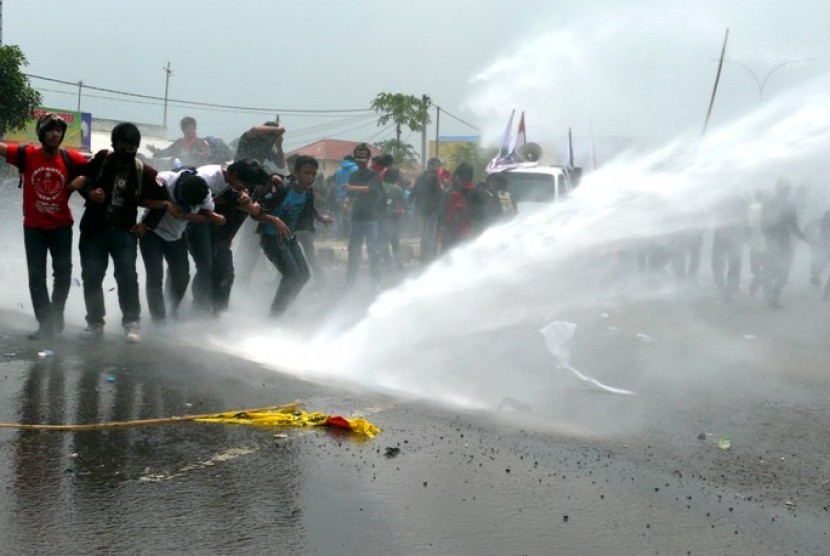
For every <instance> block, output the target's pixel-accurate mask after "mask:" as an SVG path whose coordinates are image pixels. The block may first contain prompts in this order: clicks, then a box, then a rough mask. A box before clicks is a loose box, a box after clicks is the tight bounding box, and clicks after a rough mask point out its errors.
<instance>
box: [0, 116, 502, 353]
mask: <svg viewBox="0 0 830 556" xmlns="http://www.w3.org/2000/svg"><path fill="white" fill-rule="evenodd" d="M66 129H67V124H66V122H65V121H64V120H63V119H62V118H61V117H60V116H58V115H56V114H53V113H46V114H43V115H42V116H41V117H40V118H39V119H38V121H37V126H36V130H37V136H38V139H39V142H40V145H12V144H5V143H0V155H2V156H4V157H5V160H6V162H8V163H9V164H11V165H13V166H15V167H17V168H18V171H19V172H20V175H21V187H22V190H23V191H22V193H23V231H24V247H25V251H26V262H27V268H28V279H29V291H30V295H31V299H32V306H33V308H34V313H35V317H36V319H37V322H38V329H37V331H36V332H34V333H33V334H31V335H30V339H32V340H45V339H50V338H52V337H53V336H54V335H56V334H60V333H62V332H63V330H64V307H65V304H66V300H67V298H68V295H69V290H70V284H71V281H72V245H73V233H74V216H73V214H72V211H71V209H70V206H69V199H70V196H71V194H72V193H73V192H75V191H77V192H78V193H79V194H80V195H81V196H82V197H83V199H84V201H85V203H84V210H83V215H82V216H81V221H80V225H79V232H80V238H79V241H78V248H79V252H80V263H81V279H82V284H83V295H84V303H85V307H86V327H85V328H84V330H83V333H82V337H84V338H87V339H91V340H95V339H99V338H101V337H102V336H103V333H104V326H105V322H106V321H105V316H106V307H105V300H104V291H103V281H104V278H105V275H106V272H107V269H108V267H109V264H110V262H112V266H113V269H114V276H115V280H116V284H117V293H118V304H119V308H120V311H121V326H122V328H123V330H124V334H125V338H126V340H127V341H128V342H138V341H140V339H141V334H140V327H139V322H140V316H141V301H140V294H139V283H138V272H137V266H136V264H137V259H138V253H139V252H140V253H141V259H142V261H143V263H144V270H145V275H146V282H145V288H144V289H145V295H146V303H147V308H148V310H149V313H150V316H151V318H152V320H153V322H154V323H156V324H158V325H163V324H165V323H166V322H167V321H168V317H169V318H170V319H175V318H177V315H178V311H179V308H180V305H181V303H182V301H183V299H184V298H185V296H186V293H187V291H188V289H190V291H191V295H192V298H193V307H194V309H195V310H196V311H200V312H204V313H205V314H213V315H218V314H220V313H222V312H223V311H225V310H227V309H228V306H229V300H230V295H231V290H232V287H233V284H234V281H235V277H236V274H237V269H235V267H234V252H236V253H237V256H239V255H241V254H243V253H244V256H242V257H241V258H242V259H243V260H245V261H247V263H246V266H247V267H248V268H244V269H242V271H243V272H244V273H247V274H250V271H251V268H250V265H251V262H250V261H255V260H256V256H257V255H259V254H263V255H264V256H265V257H266V258H267V260H268V261H269V262H270V263H271V264H273V266H274V267H275V269H276V270H277V271H278V273H279V274H280V281H279V285H278V287H277V291H276V293H275V295H274V298H273V301H272V303H271V305H270V314H271V315H272V316H274V317H279V316H280V315H282V314H284V312H285V311H286V310H287V309H288V308H289V306H290V305H291V303H292V302H293V301H294V300H295V299H296V298H297V296H298V295H299V293H300V291H301V290H302V289H303V287H304V286H305V284H306V283H307V282H308V281H309V280H310V279H311V277H312V275H314V274H321V273H322V271H321V269H320V265H319V262H318V260H317V257H316V249H315V245H314V233H315V223H320V224H323V225H324V226H332V227H333V228H334V233H335V234H336V235H337V236H339V237H340V238H342V239H343V240H347V241H348V265H347V269H346V277H345V283H344V288H346V289H348V288H351V287H353V286H354V284H355V282H356V280H357V274H358V270H359V267H360V264H361V260H362V251H363V245H364V244H365V245H366V252H367V255H368V256H367V259H368V266H369V278H370V285H371V287H372V288H374V289H375V290H379V289H380V288H381V285H382V273H384V272H391V273H397V272H401V271H403V270H404V264H405V262H406V261H405V260H404V253H403V250H402V248H401V238H402V234H403V230H404V227H405V226H407V224H406V223H407V222H412V223H414V224H415V226H413V227H417V230H416V233H417V235H419V236H420V243H421V245H420V258H421V261H420V262H421V263H422V264H429V263H430V262H431V261H432V260H433V259H434V258H435V257H437V256H439V255H440V254H441V253H442V252H446V251H448V250H449V249H451V248H452V247H453V246H455V245H457V244H458V243H460V242H462V241H465V240H468V239H470V238H472V237H474V236H475V235H476V234H478V233H480V232H481V231H482V230H483V229H484V228H486V227H487V226H488V225H491V224H493V223H494V222H498V221H500V220H504V219H509V218H511V217H513V216H514V215H515V214H516V207H515V204H514V203H513V200H512V198H511V197H510V194H509V193H508V191H507V184H506V181H505V179H504V176H503V175H500V174H493V175H491V176H489V177H488V179H487V180H486V181H485V182H483V183H478V184H477V183H475V181H474V179H473V175H474V171H473V167H472V166H471V165H470V164H468V163H461V164H459V165H458V166H457V167H456V168H455V169H454V171H453V172H452V173H451V174H450V173H449V172H448V171H446V170H444V169H443V167H442V163H441V161H440V160H439V159H437V158H433V159H431V160H429V162H428V164H427V168H426V169H425V170H424V171H423V172H422V173H421V174H420V175H418V176H417V178H416V179H414V181H413V180H410V179H408V178H406V177H405V173H404V171H402V169H400V168H398V167H396V166H395V161H394V159H393V158H392V156H391V155H389V154H384V153H380V154H375V155H374V156H373V153H372V149H371V148H370V146H369V145H367V144H365V143H361V144H358V145H357V146H356V147H355V148H354V152H353V153H352V154H351V155H349V156H346V157H345V158H344V160H343V161H342V164H341V166H340V168H339V169H338V170H337V171H336V172H333V173H332V174H331V175H330V176H328V177H325V178H324V177H323V176H322V175H321V172H320V162H319V161H318V160H316V159H315V158H313V157H311V156H306V155H297V156H292V157H290V158H289V159H288V160H286V156H285V153H284V152H283V140H284V137H285V129H284V128H282V127H281V126H279V124H278V123H276V122H265V123H264V124H263V125H259V126H254V127H252V128H251V129H249V130H247V131H246V132H245V133H243V134H242V136H241V137H240V139H239V142H238V145H237V147H236V151H235V152H232V150H231V149H230V148H229V147H228V145H226V144H225V143H224V142H223V141H221V140H218V139H215V138H202V137H199V135H198V133H197V125H196V121H195V120H194V119H193V118H190V117H187V118H184V119H183V120H182V121H181V130H182V137H180V138H179V139H177V140H176V141H174V142H173V143H172V144H171V145H170V146H168V147H166V148H163V149H159V148H157V147H155V146H154V145H147V148H148V150H149V151H150V152H151V153H152V158H147V157H144V156H141V155H139V154H138V148H139V146H140V145H141V133H140V131H139V129H138V127H137V126H136V125H134V124H132V123H129V122H123V123H120V124H118V125H116V126H115V127H114V128H113V130H112V133H111V143H112V148H110V149H105V150H102V151H99V152H97V153H95V154H94V155H93V156H92V157H91V158H89V159H88V158H87V157H85V156H83V155H82V154H80V153H77V152H75V151H72V150H68V149H63V148H61V143H62V142H63V138H64V134H65V132H66ZM157 162H158V164H157ZM154 166H158V167H165V168H169V169H166V170H157V169H156V168H154ZM246 222H252V224H253V227H254V228H255V232H256V233H255V234H253V233H241V234H240V233H239V232H240V229H241V228H242V226H243V225H245V223H246ZM50 258H51V266H52V276H53V283H52V287H51V289H50V288H49V284H48V283H47V282H48V280H47V278H48V273H47V262H48V260H49V259H50ZM238 258H239V257H238ZM191 261H192V266H194V267H195V272H194V274H193V277H192V280H191V271H190V269H191Z"/></svg>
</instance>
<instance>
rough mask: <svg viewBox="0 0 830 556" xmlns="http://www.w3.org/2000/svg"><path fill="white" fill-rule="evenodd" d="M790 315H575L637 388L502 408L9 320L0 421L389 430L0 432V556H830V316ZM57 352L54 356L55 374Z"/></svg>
mask: <svg viewBox="0 0 830 556" xmlns="http://www.w3.org/2000/svg"><path fill="white" fill-rule="evenodd" d="M788 301H789V305H788V307H787V309H785V310H784V311H782V312H778V313H768V312H767V311H766V309H764V308H762V306H761V305H759V304H757V303H756V304H753V303H748V302H742V301H739V302H738V303H736V304H735V305H732V306H725V305H724V304H723V303H721V302H719V301H717V300H715V299H709V298H702V299H695V300H693V301H692V302H688V301H686V302H678V303H673V302H666V301H663V302H653V303H642V304H638V305H628V306H624V307H622V306H621V308H618V309H617V310H615V311H613V312H611V313H609V312H607V311H604V310H603V308H601V307H597V308H595V309H590V310H585V311H584V312H583V313H581V314H575V315H571V317H572V320H574V322H577V323H579V326H580V329H579V330H580V333H579V334H578V336H577V342H576V346H575V351H574V358H573V362H574V365H575V366H576V367H578V368H580V369H582V370H584V371H586V372H587V371H588V370H589V369H590V371H591V373H590V374H593V375H594V376H596V377H597V378H600V379H602V380H606V381H609V382H615V383H616V384H617V385H620V386H630V387H632V388H633V389H635V390H637V392H638V396H636V397H634V398H623V397H619V396H609V395H605V394H600V393H596V392H591V391H588V390H585V389H584V388H582V387H581V385H580V384H579V383H578V382H576V381H574V380H573V379H572V377H568V376H566V375H564V374H551V377H552V378H550V380H549V381H548V382H547V383H546V384H544V385H540V389H539V396H538V399H530V398H527V399H521V400H515V401H512V400H509V401H510V403H506V404H504V405H503V407H502V410H501V411H495V412H464V411H460V410H458V409H453V408H447V407H443V408H442V407H435V406H433V405H431V404H430V403H429V402H428V401H427V400H407V401H401V400H395V399H390V398H387V397H384V396H381V395H377V394H372V393H371V392H355V391H349V390H345V389H342V388H339V387H332V386H325V385H321V384H313V383H309V382H304V381H301V380H298V379H297V378H293V377H290V376H286V375H283V374H280V373H278V372H275V371H273V370H269V369H265V368H262V367H259V366H258V365H255V364H253V363H250V362H248V361H244V360H240V359H235V358H233V357H230V356H228V355H224V354H222V353H216V352H211V351H205V352H202V353H198V352H194V350H191V349H183V348H181V347H180V346H176V345H171V344H169V343H165V341H164V340H163V339H162V338H156V339H154V338H152V337H149V338H146V340H145V342H144V343H143V344H141V345H138V346H131V345H125V344H124V342H123V339H122V338H121V337H119V336H117V335H112V336H108V337H107V338H106V339H105V340H104V341H103V342H101V343H100V344H95V345H94V346H92V347H90V346H86V345H83V344H80V343H78V342H76V341H74V340H73V338H74V334H75V333H76V332H77V330H74V329H71V330H68V334H67V336H68V338H67V339H65V340H62V341H57V342H53V343H52V344H50V345H49V346H46V345H41V344H32V343H29V342H27V341H26V339H25V333H26V332H27V331H29V330H28V329H29V326H31V322H30V321H31V319H30V317H29V316H28V315H25V316H24V317H22V316H21V313H8V312H7V313H3V314H2V315H0V317H2V321H3V327H2V330H4V332H3V334H2V336H0V355H1V356H2V358H1V359H0V361H2V370H0V400H1V401H0V421H2V422H7V423H88V422H97V421H108V420H129V419H141V418H155V417H167V416H172V415H182V414H188V413H208V412H213V411H223V410H230V409H239V408H251V407H261V406H268V405H273V404H279V403H284V402H289V401H292V400H295V399H298V400H302V401H303V402H305V405H306V407H308V409H310V410H315V411H316V410H319V411H325V412H329V413H338V414H343V415H346V416H349V415H352V414H365V415H367V416H368V417H369V418H370V420H372V421H373V422H375V423H376V424H378V425H379V426H380V427H381V428H382V429H383V432H382V433H381V435H380V436H378V437H377V438H376V439H374V440H365V439H362V438H359V437H355V436H352V435H349V434H343V433H339V432H332V431H326V430H322V429H303V430H299V429H288V430H278V431H272V430H261V429H251V428H244V427H232V426H222V425H213V424H196V423H182V424H174V425H165V426H155V427H143V428H134V429H112V430H104V431H92V432H76V433H71V432H58V433H56V432H25V431H24V432H21V431H15V430H0V470H2V471H1V472H0V473H2V484H3V487H4V494H3V496H2V498H0V535H2V538H3V539H4V546H3V548H2V549H0V552H1V553H29V554H31V553H39V554H89V553H125V554H171V553H176V554H182V553H188V554H393V553H394V554H826V553H828V549H827V547H828V546H830V542H829V541H830V539H828V534H829V533H828V532H829V531H830V511H829V510H830V507H828V504H830V464H828V460H827V457H826V456H827V452H828V447H830V444H829V443H828V435H827V430H828V425H830V417H828V402H827V400H828V399H830V398H828V395H827V391H828V384H829V383H830V379H829V378H828V377H830V370H829V369H830V353H828V347H827V343H826V338H827V332H828V319H827V318H826V311H822V310H821V309H824V308H823V307H821V306H820V304H819V305H818V306H816V301H815V298H814V295H813V294H812V293H811V292H807V291H805V292H803V293H801V294H799V295H795V294H793V295H791V296H790V297H788ZM787 311H789V313H787ZM793 314H797V315H799V316H798V318H790V316H791V315H793ZM788 315H790V316H788ZM525 332H528V333H525ZM638 334H640V335H642V334H646V335H647V338H646V339H645V341H644V339H643V337H642V336H638ZM516 338H526V342H527V345H525V346H519V347H521V348H522V349H519V350H518V352H519V353H521V354H522V356H521V357H520V358H519V359H518V360H517V361H516V364H517V365H521V366H532V365H534V364H536V363H538V362H540V361H543V360H545V358H547V357H549V356H548V355H547V354H546V353H545V351H544V348H543V347H541V344H540V342H539V341H538V337H536V336H535V335H533V334H531V333H530V331H516ZM47 347H48V348H50V349H53V350H54V351H55V352H56V355H55V356H54V357H48V358H39V357H38V356H37V352H38V351H39V350H42V349H44V348H47ZM534 362H535V363H534ZM554 390H555V391H556V392H557V395H556V396H555V397H553V396H552V397H551V398H550V399H555V400H556V401H555V403H546V402H545V399H546V396H547V392H550V391H554ZM514 402H515V403H514ZM276 433H285V434H287V438H275V436H274V435H275V434H276ZM727 434H728V435H729V436H730V437H731V438H732V440H733V445H732V447H731V449H729V450H723V449H720V448H719V447H718V445H717V440H718V439H719V438H720V437H721V436H723V435H727ZM390 449H392V450H390ZM395 449H398V450H399V451H397V450H395Z"/></svg>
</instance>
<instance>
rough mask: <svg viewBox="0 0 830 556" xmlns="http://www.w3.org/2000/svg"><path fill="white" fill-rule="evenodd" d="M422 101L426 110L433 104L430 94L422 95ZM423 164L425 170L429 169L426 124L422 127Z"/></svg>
mask: <svg viewBox="0 0 830 556" xmlns="http://www.w3.org/2000/svg"><path fill="white" fill-rule="evenodd" d="M421 102H423V103H424V112H427V113H429V112H428V110H429V105H430V104H431V102H432V100H431V99H430V98H429V95H422V96H421ZM421 166H422V167H423V168H422V169H423V170H426V169H427V126H426V124H424V127H423V128H422V129H421Z"/></svg>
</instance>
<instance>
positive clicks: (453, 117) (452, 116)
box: [438, 106, 481, 131]
mask: <svg viewBox="0 0 830 556" xmlns="http://www.w3.org/2000/svg"><path fill="white" fill-rule="evenodd" d="M438 108H439V109H440V110H441V112H443V113H444V114H446V115H447V116H449V117H450V118H452V119H453V120H455V121H457V122H460V123H462V124H464V125H465V126H467V127H470V128H473V129H474V130H476V131H481V130H480V129H479V128H477V127H476V126H474V125H473V124H470V123H467V122H465V121H464V120H462V119H461V118H459V117H458V116H454V115H452V114H450V113H449V112H447V111H446V110H444V108H443V107H441V106H439V107H438Z"/></svg>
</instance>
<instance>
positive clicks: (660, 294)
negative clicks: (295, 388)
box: [241, 78, 830, 409]
mask: <svg viewBox="0 0 830 556" xmlns="http://www.w3.org/2000/svg"><path fill="white" fill-rule="evenodd" d="M828 85H830V80H828V79H827V78H823V79H820V80H817V81H816V82H815V83H813V84H811V85H810V86H809V87H806V88H803V89H801V90H797V91H792V92H791V93H789V94H787V95H784V96H782V97H780V98H778V99H777V100H776V101H774V102H770V103H768V104H766V105H764V106H763V108H762V109H760V110H758V111H757V112H755V113H753V114H752V115H750V116H748V117H745V118H743V119H742V120H740V121H737V122H734V123H733V124H732V125H730V126H726V127H723V128H720V129H715V130H712V131H711V133H710V134H709V135H708V136H707V137H705V138H703V139H700V138H699V137H696V136H687V137H682V138H680V139H678V140H677V141H675V142H673V143H672V144H670V145H668V146H666V147H664V148H663V149H660V150H659V151H656V152H654V153H652V154H650V155H647V156H643V157H639V158H621V159H619V160H616V161H614V162H613V163H610V164H608V165H606V166H604V167H603V168H601V169H600V170H599V171H597V172H595V173H592V174H589V175H587V176H585V178H584V179H583V182H582V184H581V185H580V186H579V188H578V189H576V190H575V191H574V192H573V194H572V195H571V197H570V199H569V200H567V201H566V202H564V203H560V204H552V205H550V206H549V207H547V208H546V209H545V210H543V211H540V212H536V213H533V214H528V215H520V217H518V218H516V219H515V220H513V221H511V222H508V223H506V224H504V225H501V226H498V227H494V228H491V229H489V230H487V231H486V232H485V233H484V234H482V235H481V236H480V237H478V238H477V239H476V240H475V241H473V242H470V243H468V244H466V245H463V246H461V247H459V248H457V249H455V250H454V251H452V252H451V253H449V254H448V255H446V256H444V257H442V258H441V259H439V260H437V261H436V262H435V263H434V264H432V265H431V266H430V267H429V268H427V269H425V271H424V272H423V273H422V274H420V275H419V276H415V277H412V278H410V279H408V280H407V281H406V282H404V283H403V284H402V285H400V286H399V287H397V288H394V289H392V290H388V291H386V292H384V293H383V294H381V295H380V296H379V297H378V298H377V299H376V300H375V302H374V303H373V304H372V305H371V306H370V308H369V310H368V314H367V315H366V316H365V318H363V319H362V320H360V321H359V322H357V323H355V324H354V325H353V326H352V327H350V328H348V329H346V330H345V331H343V329H342V328H338V329H336V330H334V329H333V330H330V331H326V330H325V328H322V329H321V330H322V331H321V332H320V333H319V334H317V335H316V336H315V337H313V338H311V339H309V340H308V341H305V342H303V341H300V342H298V343H294V342H293V340H292V341H286V342H284V343H283V345H282V348H277V349H275V346H274V344H273V343H268V342H269V340H266V336H264V335H263V336H256V335H254V338H252V339H249V341H248V342H246V343H244V344H242V349H241V352H247V353H248V356H253V357H254V358H256V359H258V360H260V361H263V362H267V363H268V364H270V365H273V366H275V367H278V368H280V369H281V370H288V371H289V372H296V373H297V374H298V375H301V376H310V377H313V378H315V379H318V380H323V381H329V380H342V381H346V382H349V383H353V384H357V385H359V386H360V387H361V388H365V389H370V390H378V391H384V392H391V393H393V394H395V395H397V396H402V397H415V398H421V399H425V400H430V401H434V402H437V403H441V404H446V405H448V406H451V407H467V408H493V409H495V408H496V407H498V405H499V402H500V401H501V400H503V399H505V398H508V397H509V398H510V399H516V400H519V401H520V402H522V403H525V402H527V403H529V404H530V406H532V407H538V404H540V403H542V402H543V401H549V402H550V403H551V404H552V405H555V404H556V403H558V402H561V401H563V400H564V399H565V398H569V397H572V396H573V395H574V389H573V388H572V387H571V385H567V386H563V385H562V384H561V383H557V382H556V381H553V382H552V378H551V377H552V376H553V375H554V372H553V369H554V364H553V362H552V361H551V360H550V358H549V356H548V355H547V354H545V350H544V345H543V343H542V340H541V338H540V337H539V335H538V333H537V331H538V329H539V328H540V327H542V326H544V325H545V324H547V323H548V322H550V321H552V320H557V319H560V318H562V317H564V316H567V315H569V314H575V313H576V314H579V313H580V312H584V311H589V312H590V311H593V312H595V313H596V314H598V313H599V311H600V307H602V308H603V310H604V308H608V307H611V308H612V309H613V308H618V307H619V306H621V305H626V306H630V305H632V304H636V303H640V302H645V301H648V300H654V299H667V300H672V299H675V298H676V297H677V293H678V292H676V291H675V290H674V289H673V288H671V287H662V288H654V287H652V286H648V287H643V286H642V285H641V284H634V283H629V284H626V285H625V298H624V301H620V297H619V295H618V294H619V292H618V291H617V290H616V289H614V288H613V287H612V288H610V289H609V288H608V287H603V284H606V283H607V279H608V278H609V276H610V277H612V278H617V277H620V272H621V271H620V269H619V268H618V266H617V264H616V262H617V254H618V253H619V252H621V251H625V250H630V249H633V248H636V247H637V246H638V245H639V244H641V243H642V242H648V241H654V240H658V241H659V240H661V239H662V238H665V237H667V236H671V235H672V234H676V233H681V232H684V231H688V230H698V229H703V228H705V227H706V226H707V225H708V223H709V215H710V214H712V211H713V210H714V209H715V208H716V207H717V206H718V205H719V204H720V203H721V202H723V201H724V200H726V199H728V198H730V197H731V196H734V195H736V194H740V195H744V196H746V195H748V194H749V193H751V192H752V191H754V190H755V189H757V188H764V187H771V186H772V185H773V184H774V182H775V181H776V180H777V179H778V178H779V177H781V176H787V177H790V178H791V179H794V180H801V179H807V178H814V177H816V176H821V175H823V174H824V173H825V171H826V169H827V163H826V162H825V160H824V158H825V156H824V154H825V153H826V152H827V151H828V149H830V96H828V95H827V94H825V93H823V92H821V93H817V92H815V91H826V90H828ZM563 320H569V319H563ZM267 337H269V338H270V337H273V336H272V335H270V334H269V335H268V336H267ZM597 341H601V340H600V339H598V340H597ZM257 345H258V346H260V347H259V350H260V351H259V352H256V350H257V348H256V347H254V346H257ZM265 345H267V347H264V346H265ZM283 349H284V350H285V351H283ZM251 350H254V353H253V354H252V353H251ZM540 354H541V355H540ZM283 355H285V356H286V358H284V357H283ZM288 366H290V367H291V368H290V369H289V368H288ZM577 366H579V365H578V364H577ZM584 370H585V372H586V373H587V374H589V375H593V373H592V372H591V370H590V369H584ZM601 378H602V380H603V381H604V382H608V383H611V384H615V381H614V379H613V376H607V375H606V376H603V377H601ZM625 386H626V387H631V389H632V390H637V388H635V386H636V385H632V384H628V383H626V384H625Z"/></svg>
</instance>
